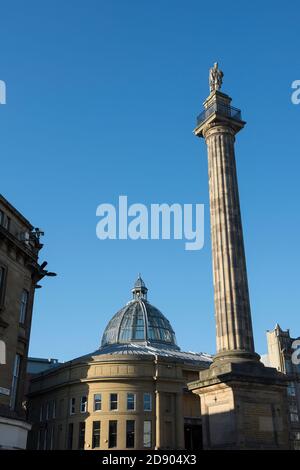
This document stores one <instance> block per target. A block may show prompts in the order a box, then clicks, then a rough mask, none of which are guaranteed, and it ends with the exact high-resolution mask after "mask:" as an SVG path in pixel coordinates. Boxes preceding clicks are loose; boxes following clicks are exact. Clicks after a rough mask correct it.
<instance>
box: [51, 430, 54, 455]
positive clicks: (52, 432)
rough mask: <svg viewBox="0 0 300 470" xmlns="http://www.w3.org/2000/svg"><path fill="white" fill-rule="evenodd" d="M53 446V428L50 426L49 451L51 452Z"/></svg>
mask: <svg viewBox="0 0 300 470" xmlns="http://www.w3.org/2000/svg"><path fill="white" fill-rule="evenodd" d="M53 445H54V426H52V428H51V431H50V450H53Z"/></svg>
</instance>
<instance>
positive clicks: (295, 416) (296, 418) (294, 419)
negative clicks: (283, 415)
mask: <svg viewBox="0 0 300 470" xmlns="http://www.w3.org/2000/svg"><path fill="white" fill-rule="evenodd" d="M290 417H291V422H292V423H298V422H299V416H298V413H290Z"/></svg>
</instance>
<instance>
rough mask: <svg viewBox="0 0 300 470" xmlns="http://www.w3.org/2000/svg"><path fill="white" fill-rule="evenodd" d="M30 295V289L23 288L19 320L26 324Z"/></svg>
mask: <svg viewBox="0 0 300 470" xmlns="http://www.w3.org/2000/svg"><path fill="white" fill-rule="evenodd" d="M28 297H29V293H28V291H27V290H25V289H23V291H22V295H21V306H20V318H19V322H20V323H22V324H24V323H25V320H26V313H27V307H28Z"/></svg>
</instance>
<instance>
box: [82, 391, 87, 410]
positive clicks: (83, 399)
mask: <svg viewBox="0 0 300 470" xmlns="http://www.w3.org/2000/svg"><path fill="white" fill-rule="evenodd" d="M86 412H87V397H86V396H85V395H84V396H83V397H81V399H80V413H86Z"/></svg>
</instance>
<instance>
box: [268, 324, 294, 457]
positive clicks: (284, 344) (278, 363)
mask: <svg viewBox="0 0 300 470" xmlns="http://www.w3.org/2000/svg"><path fill="white" fill-rule="evenodd" d="M296 342H298V343H297V344H296ZM267 344H268V354H266V355H265V356H262V360H263V362H264V364H265V365H266V366H269V367H274V368H276V369H277V370H278V371H279V372H282V373H283V374H285V375H286V376H287V378H288V387H287V400H288V417H289V428H290V433H289V437H290V443H291V448H292V449H295V450H300V363H299V362H300V361H299V359H300V354H299V351H297V348H299V345H300V338H299V337H298V338H291V336H290V331H289V330H282V329H281V328H280V326H279V325H278V324H277V325H276V326H275V328H274V329H273V330H270V331H267ZM297 352H298V355H297V354H296V353H297Z"/></svg>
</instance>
